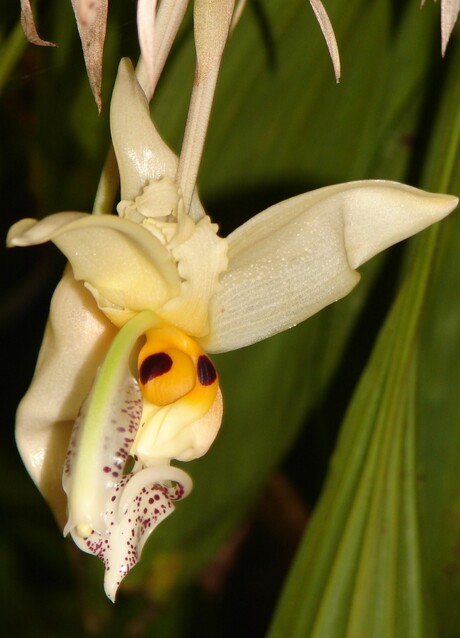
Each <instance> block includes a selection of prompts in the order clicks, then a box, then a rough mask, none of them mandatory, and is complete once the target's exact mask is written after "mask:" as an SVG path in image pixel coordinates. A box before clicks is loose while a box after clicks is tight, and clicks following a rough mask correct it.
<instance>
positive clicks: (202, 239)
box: [7, 61, 457, 600]
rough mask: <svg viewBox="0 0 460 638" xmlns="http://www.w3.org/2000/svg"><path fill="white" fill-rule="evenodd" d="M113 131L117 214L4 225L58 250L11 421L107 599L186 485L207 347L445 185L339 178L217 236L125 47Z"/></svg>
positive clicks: (231, 345)
mask: <svg viewBox="0 0 460 638" xmlns="http://www.w3.org/2000/svg"><path fill="white" fill-rule="evenodd" d="M111 131H112V139H113V143H114V148H115V152H116V156H117V160H118V165H119V170H120V177H121V202H120V203H119V204H118V207H117V211H118V215H91V214H86V213H77V212H64V213H58V214H55V215H51V216H49V217H46V218H45V219H43V220H41V221H36V220H32V219H24V220H22V221H20V222H18V223H16V224H15V225H14V226H13V227H12V228H11V230H10V232H9V235H8V240H7V241H8V244H9V245H10V246H29V245H33V244H39V243H43V242H46V241H52V242H54V243H55V244H56V245H57V246H58V247H59V249H60V250H61V251H62V252H63V253H64V254H65V255H66V257H67V258H68V260H69V262H70V266H71V268H70V267H68V268H67V270H66V273H65V274H64V277H63V279H62V280H61V282H60V284H59V285H58V287H57V289H56V292H55V294H54V297H53V300H52V304H51V312H50V320H49V323H48V327H47V329H46V333H45V337H44V341H43V345H42V348H41V352H40V355H39V359H38V363H37V369H36V372H35V376H34V379H33V381H32V384H31V386H30V388H29V390H28V392H27V394H26V395H25V397H24V399H23V400H22V402H21V405H20V407H19V409H18V415H17V429H16V433H17V434H16V435H17V442H18V447H19V450H20V453H21V455H22V458H23V460H24V462H25V464H26V466H27V468H28V470H29V473H30V474H31V476H32V478H33V480H34V481H35V482H36V484H37V485H38V487H39V488H40V490H41V491H42V492H43V494H44V496H45V498H47V500H48V501H49V502H50V504H51V506H52V507H53V509H54V511H55V513H56V516H57V518H58V520H59V521H60V522H61V523H62V524H63V525H64V523H65V520H66V513H67V522H66V524H65V533H66V534H67V533H70V534H71V536H72V537H73V539H74V541H75V542H76V543H77V545H78V546H79V547H81V548H82V549H83V550H84V551H87V552H90V553H93V554H95V555H97V556H99V557H100V558H101V559H102V560H103V561H104V564H105V567H106V577H105V589H106V592H107V595H108V596H109V597H110V598H111V599H112V600H113V599H114V597H115V593H116V590H117V588H118V585H119V583H120V581H121V580H122V578H123V577H124V576H125V575H126V573H128V571H129V570H130V569H131V567H132V566H133V565H134V564H135V563H136V561H137V560H138V558H139V555H140V552H141V550H142V547H143V545H144V543H145V541H146V539H147V537H148V536H149V534H150V533H151V531H152V530H153V529H154V528H155V526H156V525H157V524H158V523H159V522H160V521H161V520H163V519H164V518H165V517H166V516H167V515H169V513H170V512H171V511H172V509H173V504H174V502H175V501H176V500H178V499H180V498H182V497H183V496H185V495H186V494H187V493H188V491H189V490H190V488H191V481H190V479H189V477H188V475H187V474H186V473H185V472H184V471H183V470H182V469H179V468H177V467H174V466H173V465H171V461H172V460H174V459H176V460H181V461H189V460H191V459H194V458H197V457H199V456H201V455H203V454H204V453H205V452H206V451H207V450H208V448H209V447H210V445H211V443H212V442H213V440H214V438H215V436H216V434H217V432H218V429H219V426H220V422H221V418H222V394H221V392H220V389H219V382H218V377H217V373H216V370H215V368H214V366H213V364H212V363H211V360H210V359H209V357H208V354H209V353H215V352H224V351H227V350H231V349H235V348H240V347H242V346H246V345H249V344H251V343H254V342H256V341H258V340H261V339H265V338H267V337H269V336H270V335H273V334H275V333H278V332H280V331H283V330H286V329H288V328H290V327H291V326H294V325H295V324H297V323H299V322H301V321H303V320H305V319H306V318H307V317H309V316H311V315H312V314H314V313H316V312H318V311H319V310H321V309H322V308H324V307H325V306H327V305H328V304H330V303H332V302H334V301H336V300H338V299H340V298H341V297H343V296H344V295H346V294H348V293H349V292H350V291H351V290H352V289H353V287H354V286H355V285H356V284H357V283H358V281H359V274H358V273H357V271H356V269H357V268H358V267H359V266H360V265H361V264H362V263H364V262H365V261H367V260H368V259H370V258H371V257H372V256H374V255H375V254H376V253H378V252H380V251H382V250H384V249H385V248H387V247H388V246H390V245H392V244H394V243H396V242H398V241H400V240H402V239H405V238H406V237H409V236H410V235H413V234H414V233H417V232H419V231H420V230H422V229H424V228H426V227H427V226H429V225H430V224H432V223H434V222H436V221H438V220H440V219H441V218H443V217H444V216H445V215H447V214H448V213H449V212H451V211H452V210H453V209H454V208H455V206H456V204H457V199H456V198H454V197H451V196H449V195H438V194H430V193H426V192H423V191H420V190H417V189H415V188H412V187H409V186H405V185H402V184H398V183H394V182H385V181H361V182H351V183H347V184H343V185H337V186H330V187H326V188H321V189H319V190H316V191H312V192H310V193H306V194H303V195H299V196H297V197H293V198H292V199H288V200H286V201H283V202H281V203H279V204H277V205H275V206H272V207H271V208H269V209H267V210H265V211H264V212H262V213H260V214H259V215H257V216H255V217H254V218H253V219H251V220H249V221H248V222H247V223H245V224H243V226H241V227H240V228H238V229H237V230H236V231H234V232H233V233H231V234H230V235H229V236H228V237H227V238H225V239H224V238H221V237H219V236H218V234H217V227H216V225H214V224H213V223H212V222H211V220H210V219H209V217H208V216H207V215H206V214H205V212H204V210H203V207H202V205H201V203H200V201H199V199H198V196H197V194H196V191H195V192H193V191H192V196H191V197H190V203H189V204H187V203H185V201H184V197H183V192H182V189H181V182H180V181H179V180H178V177H177V175H178V159H177V158H176V156H175V155H174V154H173V152H172V151H171V150H170V149H169V148H168V147H167V146H166V144H165V143H164V142H163V141H162V139H161V137H160V136H159V134H158V133H157V131H156V129H155V127H154V125H153V123H152V121H151V119H150V113H149V108H148V102H147V100H146V98H145V95H144V92H143V91H142V88H141V87H140V85H139V84H138V82H137V80H136V78H135V75H134V72H133V69H132V67H131V64H130V63H129V61H123V62H122V63H121V65H120V69H119V74H118V78H117V81H116V84H115V88H114V92H113V97H112V104H111ZM197 153H201V147H199V148H198V150H197ZM191 165H194V162H191ZM193 170H195V169H193ZM185 183H186V184H189V180H188V179H186V178H185Z"/></svg>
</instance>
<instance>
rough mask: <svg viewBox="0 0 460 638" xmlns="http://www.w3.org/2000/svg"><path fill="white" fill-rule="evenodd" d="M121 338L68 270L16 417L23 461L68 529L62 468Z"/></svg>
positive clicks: (61, 522)
mask: <svg viewBox="0 0 460 638" xmlns="http://www.w3.org/2000/svg"><path fill="white" fill-rule="evenodd" d="M115 333H116V329H115V327H114V326H113V325H112V324H111V323H110V322H109V321H108V319H106V317H105V316H104V315H103V314H102V313H101V312H100V311H99V309H98V308H97V306H96V303H95V301H94V299H93V298H92V296H91V295H90V293H89V292H88V291H87V290H86V289H85V288H84V286H83V284H82V283H81V282H78V281H75V279H74V278H73V276H72V272H71V270H70V268H68V269H67V270H66V272H65V274H64V276H63V277H62V279H61V281H60V282H59V284H58V286H57V288H56V290H55V292H54V295H53V299H52V301H51V309H50V317H49V320H48V324H47V327H46V331H45V336H44V339H43V343H42V346H41V349H40V354H39V357H38V362H37V367H36V370H35V374H34V378H33V380H32V383H31V385H30V387H29V389H28V390H27V392H26V394H25V396H24V398H23V399H22V401H21V403H20V405H19V408H18V411H17V416H16V441H17V445H18V448H19V452H20V454H21V457H22V460H23V462H24V464H25V466H26V467H27V470H28V472H29V474H30V476H31V477H32V479H33V480H34V482H35V483H36V484H37V486H38V488H39V489H40V491H41V492H42V494H43V496H44V497H45V499H46V500H47V501H48V503H49V504H50V506H51V509H52V510H53V512H54V514H55V516H56V518H57V520H58V522H59V523H60V524H61V525H62V526H63V525H64V522H65V516H66V499H65V494H64V492H63V490H62V483H61V481H62V468H63V465H64V458H65V454H66V449H67V446H68V443H69V438H70V433H71V429H72V425H73V423H74V421H75V419H76V418H77V415H78V412H79V409H80V406H81V404H82V403H83V401H84V399H85V397H86V395H87V394H88V392H89V390H90V388H91V384H92V383H93V380H94V377H95V374H96V370H97V368H98V366H100V365H101V362H102V361H103V359H104V357H105V355H106V353H107V350H108V348H109V346H110V343H111V342H112V340H113V338H114V335H115Z"/></svg>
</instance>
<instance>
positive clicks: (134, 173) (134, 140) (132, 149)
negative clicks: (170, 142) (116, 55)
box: [110, 58, 205, 220]
mask: <svg viewBox="0 0 460 638" xmlns="http://www.w3.org/2000/svg"><path fill="white" fill-rule="evenodd" d="M110 128H111V131H112V141H113V146H114V149H115V154H116V156H117V162H118V168H119V171H120V181H121V199H122V200H134V199H136V197H138V195H140V194H141V193H142V191H143V189H144V188H145V186H146V185H147V183H148V182H149V181H150V180H158V179H161V178H162V177H164V176H167V177H169V179H171V180H173V181H175V178H176V172H177V164H178V160H177V157H176V155H175V154H174V153H173V152H172V151H171V149H170V148H169V147H168V146H167V145H166V144H165V143H164V142H163V140H162V139H161V137H160V135H159V134H158V132H157V130H156V129H155V126H154V124H153V122H152V120H151V118H150V111H149V106H148V103H147V99H146V97H145V94H144V91H143V90H142V88H141V86H140V84H139V82H138V81H137V79H136V76H135V74H134V69H133V66H132V64H131V61H130V60H128V59H127V58H124V59H123V60H122V61H121V62H120V66H119V68H118V75H117V80H116V82H115V86H114V89H113V95H112V102H111V106H110ZM190 214H191V217H192V218H193V219H194V220H199V219H201V218H202V217H204V216H205V212H204V210H203V206H202V205H201V202H200V200H199V198H198V196H197V194H196V192H195V193H194V196H193V199H192V204H191V207H190Z"/></svg>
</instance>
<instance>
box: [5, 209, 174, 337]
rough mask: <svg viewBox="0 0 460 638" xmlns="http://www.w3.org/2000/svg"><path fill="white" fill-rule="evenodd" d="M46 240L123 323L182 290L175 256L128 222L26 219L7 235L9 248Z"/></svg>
mask: <svg viewBox="0 0 460 638" xmlns="http://www.w3.org/2000/svg"><path fill="white" fill-rule="evenodd" d="M46 241H52V242H53V243H55V244H56V246H57V247H58V248H59V249H60V250H61V251H62V252H63V253H64V255H65V256H66V257H67V259H68V260H69V261H70V263H71V265H72V269H73V272H74V275H75V278H76V279H80V280H83V281H85V282H86V283H87V284H89V289H90V290H91V292H92V293H93V295H94V296H95V298H96V301H97V302H98V305H99V307H100V308H101V310H103V311H104V312H106V311H107V312H106V314H108V315H109V316H110V319H111V320H112V321H114V323H117V324H118V325H121V324H122V323H124V322H125V321H126V319H128V318H129V317H130V316H132V313H134V312H140V311H142V310H145V309H151V310H155V309H157V308H158V307H159V306H161V305H162V304H164V303H165V301H166V300H168V299H170V298H171V297H174V296H175V295H177V293H178V292H179V288H180V280H179V276H178V273H177V266H176V263H175V261H174V259H173V257H172V256H171V254H170V253H169V252H168V250H167V249H166V248H165V247H164V246H163V245H162V243H161V242H160V241H159V240H158V239H157V238H156V237H154V236H153V235H152V233H150V232H149V231H148V230H146V228H144V227H143V226H141V225H140V224H136V223H134V222H133V221H131V220H129V219H122V218H120V217H117V216H114V215H88V214H86V213H56V214H55V215H50V216H49V217H46V218H45V219H43V220H41V221H38V222H37V221H36V220H32V219H23V220H21V221H20V222H18V223H17V224H14V225H13V226H12V227H11V229H10V231H9V233H8V237H7V243H8V245H9V246H30V245H34V244H41V243H44V242H46ZM118 310H121V311H122V312H118V313H117V311H118ZM123 311H124V312H123Z"/></svg>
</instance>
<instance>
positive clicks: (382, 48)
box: [0, 0, 460, 638]
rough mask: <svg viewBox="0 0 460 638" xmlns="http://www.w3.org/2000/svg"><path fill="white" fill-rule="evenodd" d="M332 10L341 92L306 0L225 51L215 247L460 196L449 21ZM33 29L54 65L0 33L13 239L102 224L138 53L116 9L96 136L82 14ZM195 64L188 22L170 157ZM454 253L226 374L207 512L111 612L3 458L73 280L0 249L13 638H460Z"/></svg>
mask: <svg viewBox="0 0 460 638" xmlns="http://www.w3.org/2000/svg"><path fill="white" fill-rule="evenodd" d="M326 4H327V8H328V10H329V14H330V17H331V20H332V22H333V24H334V27H335V30H336V34H337V39H338V42H339V47H340V51H341V56H342V69H343V75H342V80H341V83H340V84H339V85H336V84H335V82H334V77H333V72H332V68H331V64H330V61H329V59H328V56H327V51H326V48H325V46H324V42H323V40H322V36H321V33H320V31H319V29H318V26H317V24H316V22H315V20H314V17H313V14H312V13H311V11H310V9H309V7H308V3H306V2H304V0H290V1H289V2H285V1H284V0H264V1H262V0H253V1H250V2H248V6H247V8H246V10H245V12H244V14H243V17H242V18H241V21H240V23H239V25H238V26H237V28H236V29H235V31H234V33H233V35H232V37H231V39H230V41H229V43H228V47H227V50H226V53H225V56H224V61H223V67H222V72H221V77H220V81H219V86H218V92H217V96H216V100H215V105H214V109H213V115H212V119H211V125H210V129H209V136H208V139H207V143H206V148H205V154H204V158H203V163H202V167H201V171H200V176H199V184H200V190H201V194H202V198H203V200H204V202H205V204H206V206H207V208H208V210H209V211H210V213H211V214H212V216H213V217H214V219H215V220H216V221H218V222H219V224H220V226H221V229H222V231H223V232H224V233H227V232H228V231H229V230H231V229H232V228H234V227H236V226H237V225H238V224H240V223H241V222H242V221H243V220H244V219H247V218H248V217H250V216H251V215H253V214H255V213H257V212H258V211H260V210H262V209H263V208H265V207H266V206H268V205H270V204H273V203H275V202H277V201H279V200H280V199H283V198H286V197H288V196H290V195H295V194H298V193H301V192H304V191H306V190H310V189H312V188H315V187H319V186H323V185H326V184H330V183H336V182H341V181H348V180H352V179H363V178H370V177H373V178H383V179H397V180H400V181H405V182H407V183H411V184H414V185H419V186H423V187H426V188H430V189H432V190H446V191H449V192H452V193H454V194H459V193H460V183H459V177H458V165H459V162H458V148H459V139H460V119H459V118H460V115H459V112H460V111H459V107H458V105H459V104H460V83H459V81H458V76H459V67H460V48H459V47H458V43H457V42H456V37H455V35H454V37H453V41H452V42H451V43H450V45H449V48H448V52H447V56H446V58H445V59H444V60H441V57H440V52H439V51H440V35H439V7H438V6H437V5H433V4H431V3H427V5H426V6H425V8H424V10H423V11H422V12H420V10H419V3H418V2H417V0H404V1H403V0H400V1H399V2H393V1H392V0H373V2H368V0H348V1H346V2H345V0H329V1H328V2H327V3H326ZM18 5H19V3H18ZM37 8H38V14H39V25H40V33H41V34H42V35H43V37H45V38H46V39H50V40H53V41H54V42H56V43H58V44H59V47H58V48H53V49H51V48H48V49H39V48H37V47H33V46H31V45H27V44H26V43H25V40H24V39H23V38H22V36H21V34H20V31H19V27H18V14H19V6H15V3H14V2H10V3H8V6H6V7H3V8H2V16H1V18H0V59H1V60H2V61H3V62H2V63H1V64H0V139H1V151H2V152H1V153H0V192H1V195H2V196H1V216H0V223H1V228H2V233H3V235H5V234H6V231H7V229H8V227H9V225H10V224H11V223H13V222H14V221H16V220H17V219H19V218H20V217H23V216H36V217H41V216H44V215H46V214H48V213H50V212H55V211H59V210H87V211H89V210H91V206H92V201H93V198H94V193H95V190H96V187H97V183H98V179H99V175H100V172H101V169H102V165H103V162H104V157H105V154H106V151H107V148H108V144H109V130H108V104H109V100H110V93H111V88H112V85H113V81H114V77H115V72H116V68H117V65H118V61H119V59H120V57H122V56H124V55H129V56H131V57H133V58H136V57H137V55H138V52H137V35H136V25H135V6H134V3H123V2H115V1H114V2H112V3H111V4H110V18H109V25H108V37H107V42H106V48H105V61H104V84H103V97H104V108H103V112H102V114H101V116H98V114H97V109H96V106H95V105H94V102H93V100H92V96H91V93H90V90H89V86H88V83H87V79H86V76H85V71H84V64H83V60H82V56H81V51H80V43H79V40H78V36H77V31H76V27H75V24H74V19H73V14H72V9H71V5H70V2H69V3H68V2H62V1H60V0H49V1H48V2H46V3H45V2H39V3H37ZM193 62H194V53H193V40H192V32H191V22H190V19H188V20H187V21H186V23H185V24H184V27H183V29H182V31H181V33H180V36H179V38H178V40H177V43H176V45H175V47H174V49H173V52H172V55H171V57H170V60H169V61H168V64H167V68H166V70H165V73H164V76H163V77H162V79H161V81H160V85H159V87H158V93H157V96H156V98H155V101H154V105H153V113H154V117H155V120H156V122H157V124H158V128H159V129H160V131H161V132H162V133H163V134H164V136H165V138H166V139H167V140H168V142H169V143H170V144H171V145H172V147H173V148H174V149H175V150H176V151H177V150H179V148H180V142H181V136H182V132H183V127H184V122H185V116H186V112H187V106H188V99H189V94H190V88H191V83H192V78H193ZM459 244H460V225H459V222H458V214H454V215H453V216H452V217H451V218H450V219H449V220H447V221H446V222H443V223H442V224H440V225H439V226H438V227H437V228H435V229H432V230H430V231H427V232H425V233H424V234H422V235H421V236H420V237H418V238H416V239H414V240H412V241H411V242H406V243H405V245H404V246H400V247H396V248H394V249H392V250H391V251H388V252H387V253H386V254H384V255H383V256H381V257H379V258H378V259H374V260H373V261H372V262H371V263H370V264H368V265H366V267H365V268H363V269H362V275H363V278H362V282H361V283H360V285H359V286H358V288H357V289H356V290H355V291H354V292H353V293H352V294H351V295H350V296H349V297H347V298H346V299H344V300H342V301H340V302H339V303H338V304H336V305H334V306H332V307H330V308H328V309H326V310H324V311H323V312H322V313H320V315H318V316H316V317H313V318H312V319H310V320H309V321H307V322H306V323H304V324H302V325H300V326H298V327H297V328H295V329H293V330H291V331H289V332H287V333H284V334H282V335H278V336H277V337H274V338H272V339H270V340H269V341H267V342H262V343H260V344H256V345H254V346H252V347H249V348H245V349H243V350H241V351H237V352H233V353H229V354H226V355H220V356H218V357H216V363H217V366H218V369H219V373H220V376H221V380H222V387H223V390H224V395H225V406H226V411H225V420H224V424H223V427H222V431H221V434H220V435H219V437H218V440H217V441H216V443H215V445H214V446H213V448H212V450H211V451H210V452H209V454H208V455H207V456H206V457H205V458H203V459H201V460H199V461H195V462H193V463H192V464H189V465H188V469H189V470H190V473H191V474H192V476H193V478H194V483H195V489H194V491H193V493H192V495H191V496H190V497H189V498H188V499H187V500H185V501H184V502H183V503H180V504H179V506H178V507H177V511H176V513H175V514H174V515H173V516H172V517H170V518H169V519H168V520H167V521H165V522H164V523H163V524H162V525H161V526H160V527H159V528H158V530H156V531H155V534H154V535H153V536H152V539H151V540H150V541H149V543H148V545H147V547H146V549H145V550H144V556H143V560H142V561H141V563H140V565H139V566H138V567H137V568H136V569H135V570H134V571H133V572H132V574H130V576H129V577H128V578H127V580H126V584H125V585H124V586H123V587H122V589H121V592H120V595H119V599H118V602H117V604H116V605H115V606H112V605H111V604H110V603H109V602H108V601H107V600H106V599H105V596H104V594H103V591H102V566H101V565H99V564H98V562H97V561H96V560H95V559H94V558H92V557H88V556H84V555H82V554H80V553H79V552H77V551H76V550H74V548H73V547H71V544H70V542H68V541H64V540H63V539H62V538H61V537H60V532H59V530H58V529H57V527H56V526H55V524H54V521H53V520H52V517H51V514H50V513H49V512H48V510H47V507H46V504H45V503H43V502H42V500H41V497H40V495H39V494H38V492H37V491H36V489H35V488H34V486H33V484H32V483H31V481H30V480H29V478H28V476H27V475H26V472H25V470H24V469H23V468H22V465H21V462H20V459H19V458H18V455H17V452H16V451H15V447H14V437H13V430H14V411H15V407H16V405H17V403H18V401H19V400H20V397H21V396H22V394H23V393H24V391H25V390H26V388H27V385H28V383H29V381H30V378H31V375H32V372H33V367H34V364H35V360H36V354H37V351H38V347H39V344H40V340H41V335H42V331H43V326H44V323H45V320H46V315H47V308H48V304H49V299H50V296H51V294H52V290H53V288H54V286H55V284H56V282H57V280H58V279H59V277H60V273H61V270H62V268H63V261H62V259H61V257H60V256H59V255H58V254H57V251H56V250H54V249H53V247H50V246H45V247H37V248H33V249H28V250H27V251H18V250H16V251H10V252H7V251H6V250H4V251H2V252H1V253H0V259H1V265H2V268H1V271H0V273H1V274H0V277H1V291H0V294H1V299H2V303H1V309H2V313H1V324H0V325H1V339H2V344H1V345H2V353H3V365H2V388H3V392H2V400H3V406H4V414H3V432H4V441H3V445H2V446H1V448H0V454H1V462H2V469H3V476H4V480H3V481H2V482H1V483H0V499H1V511H2V520H3V521H4V524H3V525H2V526H1V528H0V559H1V564H2V569H1V570H0V592H1V593H0V626H2V628H4V629H5V630H10V631H14V633H15V634H16V635H21V636H25V637H28V636H33V637H34V638H36V637H40V636H47V637H49V636H61V635H66V636H74V635H75V636H83V635H88V636H91V635H94V636H104V635H106V634H107V635H109V634H110V635H115V636H150V635H154V636H167V637H168V638H189V637H193V636H200V637H206V636H212V637H213V638H218V637H227V636H234V635H238V636H242V637H244V636H248V637H249V636H251V637H252V636H262V635H265V634H266V633H267V632H268V631H269V632H270V636H272V637H276V638H278V637H282V638H297V637H300V636H302V637H303V638H305V637H306V636H315V637H317V636H318V637H319V636H321V637H323V636H324V637H327V638H339V637H340V638H342V637H347V638H373V637H376V638H377V637H380V636H381V637H382V638H388V637H395V638H408V637H414V638H422V637H423V638H424V637H425V636H426V637H431V636H436V637H439V638H451V637H452V638H455V637H456V636H458V635H460V613H459V609H460V608H459V606H458V600H459V596H460V551H459V548H460V487H459V485H460V482H459V480H458V477H459V476H460V453H459V452H460V428H459V425H458V424H459V422H460V418H459V417H460V403H459V396H460V393H459V391H458V386H457V383H458V379H459V378H460V370H459V367H460V306H459V303H460V301H459V300H460V296H459V295H458V274H457V270H458V269H457V262H458V254H459V248H460V246H459ZM342 421H343V424H342ZM339 432H340V435H339V437H338V440H337V445H336V438H337V434H338V433H339ZM331 459H332V463H331ZM328 469H329V470H330V471H328ZM297 546H299V550H298V552H297V553H296V548H297ZM288 573H289V575H288ZM284 581H286V585H285V587H284V592H283V582H284ZM282 592H283V593H282ZM277 601H279V603H278V607H277V609H276V612H275V614H274V616H273V612H274V611H275V608H276V605H277ZM270 623H271V628H270V630H269V629H268V628H269V625H270Z"/></svg>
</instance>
